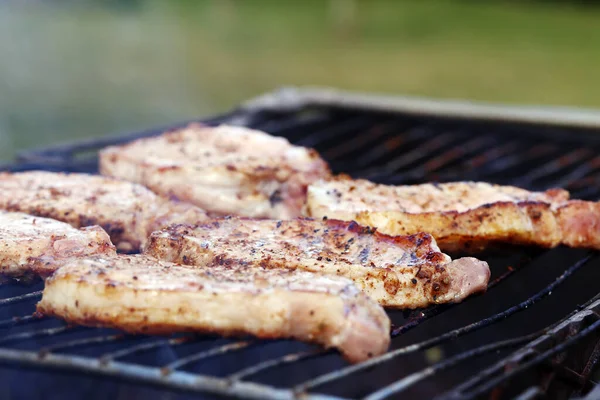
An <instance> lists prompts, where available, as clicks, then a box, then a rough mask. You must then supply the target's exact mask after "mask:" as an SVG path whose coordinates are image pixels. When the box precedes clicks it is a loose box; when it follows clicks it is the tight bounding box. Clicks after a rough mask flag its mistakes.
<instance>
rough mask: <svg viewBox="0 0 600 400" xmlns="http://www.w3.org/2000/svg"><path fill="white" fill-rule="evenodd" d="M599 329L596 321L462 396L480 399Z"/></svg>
mask: <svg viewBox="0 0 600 400" xmlns="http://www.w3.org/2000/svg"><path fill="white" fill-rule="evenodd" d="M599 329H600V320H598V321H595V322H594V323H593V324H591V325H590V326H588V327H587V328H585V329H583V330H581V331H580V332H579V333H577V334H575V335H573V336H572V337H570V338H569V339H567V340H565V341H564V342H563V343H561V344H559V345H557V346H555V347H554V348H552V349H550V350H547V351H545V352H543V353H541V354H540V355H538V356H537V357H534V358H533V359H532V360H530V361H527V362H525V363H523V364H522V365H520V366H518V367H515V368H513V369H511V370H509V371H506V373H505V374H504V375H502V376H499V377H496V378H491V379H490V380H488V382H486V383H485V384H483V385H482V386H480V387H479V388H477V389H475V390H473V391H472V392H470V393H468V394H465V393H463V394H462V395H463V396H465V397H463V398H465V399H472V398H475V397H478V396H480V395H482V394H484V393H487V392H489V391H490V390H492V389H493V388H495V387H496V386H498V384H499V383H501V382H506V381H508V380H510V379H512V378H513V377H515V376H516V375H518V374H519V373H521V372H523V371H525V370H527V369H529V368H532V367H534V366H537V365H539V364H541V363H543V362H544V361H546V360H547V359H549V358H551V357H552V356H554V355H556V354H559V353H562V352H563V351H565V350H566V349H568V348H569V347H570V346H572V345H574V344H575V343H577V342H578V341H579V340H580V339H582V338H584V337H585V336H587V335H589V334H591V333H593V332H595V331H597V330H599Z"/></svg>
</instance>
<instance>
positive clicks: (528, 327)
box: [0, 88, 600, 400]
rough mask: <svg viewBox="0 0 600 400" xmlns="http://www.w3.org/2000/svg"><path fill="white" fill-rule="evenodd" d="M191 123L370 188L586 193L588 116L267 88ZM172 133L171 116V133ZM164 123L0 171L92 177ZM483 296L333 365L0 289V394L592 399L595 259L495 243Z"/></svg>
mask: <svg viewBox="0 0 600 400" xmlns="http://www.w3.org/2000/svg"><path fill="white" fill-rule="evenodd" d="M202 122H205V123H207V124H218V123H230V124H239V125H245V126H249V127H253V128H257V129H261V130H264V131H266V132H269V133H271V134H273V135H280V136H284V137H286V138H288V139H290V141H291V142H293V143H296V144H299V145H304V146H309V147H314V148H316V149H317V150H318V151H319V152H320V153H321V155H322V156H323V157H324V158H325V159H326V160H327V161H328V162H329V163H330V165H331V167H332V169H333V170H334V172H346V173H348V174H350V175H352V176H354V177H363V178H367V179H371V180H374V181H377V182H382V183H393V184H401V183H407V184H410V183H419V182H424V181H437V182H443V181H452V180H482V181H489V182H496V183H501V184H511V185H517V186H522V187H525V188H528V189H531V190H542V189H547V188H550V187H554V186H558V187H563V188H565V189H568V190H570V191H571V193H572V195H573V197H574V198H581V199H587V200H599V197H600V113H595V112H593V111H585V110H578V109H571V110H569V109H548V108H546V109H538V108H532V107H529V108H527V107H504V106H495V105H487V104H470V103H463V102H450V101H445V102H440V101H432V100H427V99H414V98H400V97H384V96H376V95H363V94H354V93H343V92H337V91H333V90H324V89H294V88H289V89H283V90H280V91H277V92H274V93H269V94H266V95H264V96H261V97H259V98H257V99H254V100H251V101H249V102H247V103H244V104H242V105H241V106H240V107H239V108H237V109H235V110H233V111H231V112H229V113H227V114H225V115H221V116H218V117H215V118H211V119H205V120H203V121H202ZM185 124H187V122H186V123H182V124H179V125H178V126H183V125H185ZM178 126H170V127H165V128H162V129H155V130H150V131H145V132H141V133H136V134H133V135H126V136H119V137H114V138H102V139H94V140H87V141H82V142H77V143H69V144H65V145H59V146H55V147H52V148H46V149H39V150H34V151H25V152H22V153H21V154H19V155H18V161H17V162H16V163H15V164H12V165H9V166H4V167H3V169H7V170H12V171H21V170H30V169H44V170H52V171H69V172H90V173H95V172H97V169H96V163H97V158H96V152H97V150H98V149H100V148H102V147H104V146H107V145H112V144H117V143H124V142H127V141H129V140H132V139H134V138H138V137H143V136H151V135H156V134H159V133H161V132H163V131H164V130H166V129H170V128H176V127H178ZM480 257H481V258H482V259H484V260H486V261H488V262H489V264H490V267H491V269H492V279H491V281H490V284H489V289H488V291H487V293H485V294H483V295H478V296H473V297H471V298H468V299H467V300H466V301H464V302H463V303H460V304H456V305H440V306H433V307H430V308H427V309H422V310H414V311H407V312H401V311H392V312H390V313H389V314H390V317H391V319H392V322H393V324H394V325H393V330H392V332H391V335H392V337H393V339H392V347H391V349H390V351H389V352H388V353H387V354H385V355H383V356H381V357H378V358H374V359H371V360H369V361H367V362H364V363H361V364H357V365H352V366H350V365H348V364H347V363H345V362H344V361H343V360H342V359H341V357H340V356H339V355H338V354H337V353H335V352H332V351H325V350H322V349H320V348H317V347H316V346H312V345H307V344H303V343H299V342H295V341H290V340H276V341H266V340H256V339H253V338H236V339H225V338H221V337H215V336H195V335H187V334H186V335H175V336H172V337H152V336H132V335H126V334H123V333H121V332H119V331H115V330H110V329H95V328H84V327H74V326H68V325H65V324H64V323H63V322H61V321H58V320H56V319H52V318H38V317H36V316H34V315H32V313H33V311H34V308H35V303H36V302H37V301H38V300H39V298H40V296H41V289H42V288H43V284H42V283H39V282H38V283H32V284H28V285H23V284H15V283H11V282H7V283H5V284H3V285H2V286H0V298H1V299H2V300H0V364H1V367H0V379H1V382H3V385H2V386H3V388H2V389H0V390H1V391H2V393H3V394H4V395H7V398H8V397H10V398H20V397H27V398H36V397H37V398H45V399H46V398H53V397H56V398H68V397H83V396H87V397H90V398H96V397H98V398H106V397H107V396H114V397H115V398H137V397H142V396H143V397H161V398H169V399H172V398H180V396H181V397H185V398H187V397H188V396H189V397H190V398H198V397H201V398H211V397H215V396H233V397H243V398H256V399H286V398H294V397H301V398H306V399H331V398H367V399H382V398H399V397H402V398H404V397H406V398H435V399H439V400H442V399H444V400H445V399H473V398H490V399H504V398H518V399H537V398H549V399H567V398H571V399H597V398H600V385H596V381H597V379H599V378H600V377H599V376H598V375H599V374H598V371H597V369H596V366H597V362H598V359H599V358H600V315H599V314H598V313H599V312H600V283H599V282H600V254H599V253H597V252H594V251H586V250H575V249H567V248H556V249H552V250H543V249H537V248H523V247H519V248H517V247H510V246H508V247H506V248H502V249H496V250H494V251H493V252H489V253H486V254H483V255H481V256H480Z"/></svg>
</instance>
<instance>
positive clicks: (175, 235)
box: [147, 218, 490, 308]
mask: <svg viewBox="0 0 600 400" xmlns="http://www.w3.org/2000/svg"><path fill="white" fill-rule="evenodd" d="M147 251H148V253H149V254H151V255H153V256H155V257H157V258H159V259H163V260H167V261H172V262H177V263H182V264H188V265H200V266H211V267H221V266H239V265H247V266H254V267H267V268H277V269H280V268H289V269H298V270H307V271H312V272H319V273H323V274H329V275H339V276H344V277H347V278H350V279H352V280H353V281H354V283H355V284H356V286H357V287H359V288H360V289H361V290H362V291H363V292H365V293H366V294H368V295H369V296H371V297H372V298H373V299H375V300H376V301H378V302H379V303H380V304H382V305H384V306H388V307H395V308H417V307H424V306H427V305H429V304H431V303H446V302H458V301H461V300H462V299H464V298H465V297H467V296H469V295H471V294H473V293H476V292H480V291H484V290H485V289H486V285H487V282H488V280H489V276H490V271H489V268H488V265H487V264H486V263H485V262H483V261H479V260H477V259H474V258H461V259H458V260H455V261H451V259H450V257H448V256H447V255H445V254H443V253H441V252H440V251H439V248H438V247H437V245H436V242H435V240H434V239H433V238H432V237H431V236H429V235H428V234H424V233H419V234H416V235H412V236H395V237H393V236H388V235H383V234H380V233H378V232H375V231H374V230H371V229H369V228H362V227H360V226H358V224H356V223H347V222H342V221H335V220H325V221H314V220H307V219H295V220H288V221H273V220H251V219H240V218H226V219H221V220H214V221H213V222H211V223H207V224H203V225H200V226H197V227H195V228H191V227H189V226H185V225H178V226H173V227H169V228H167V229H165V230H163V231H158V232H154V233H153V234H152V235H151V237H150V241H149V244H148V247H147Z"/></svg>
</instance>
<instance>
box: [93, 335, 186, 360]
mask: <svg viewBox="0 0 600 400" xmlns="http://www.w3.org/2000/svg"><path fill="white" fill-rule="evenodd" d="M192 337H193V336H186V337H179V338H174V339H169V340H160V341H156V342H150V343H140V344H138V345H135V346H131V347H128V348H126V349H122V350H117V351H113V352H110V353H104V354H103V355H102V356H101V357H100V358H101V359H102V360H105V361H107V360H114V359H117V358H122V357H126V356H130V355H132V354H137V353H141V352H143V351H147V350H152V349H155V348H158V347H161V346H165V345H166V346H176V345H180V344H183V343H186V342H188V341H189V340H190V339H191V338H192Z"/></svg>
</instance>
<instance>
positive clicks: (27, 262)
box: [0, 211, 116, 279]
mask: <svg viewBox="0 0 600 400" xmlns="http://www.w3.org/2000/svg"><path fill="white" fill-rule="evenodd" d="M93 255H105V256H111V255H116V250H115V247H114V246H113V245H112V243H111V242H110V238H109V237H108V235H107V234H106V232H105V231H104V230H103V229H102V228H100V227H99V226H92V227H88V228H83V229H75V228H73V227H72V226H71V225H69V224H66V223H64V222H59V221H55V220H53V219H48V218H40V217H33V216H31V215H27V214H23V213H16V212H6V211H0V273H1V274H2V275H4V276H9V277H11V278H16V279H29V278H31V277H33V276H36V275H39V276H42V277H46V276H48V275H50V274H51V273H53V272H54V271H55V270H56V269H57V268H58V267H60V266H61V265H62V264H64V263H65V262H68V260H70V259H72V258H73V257H86V256H93Z"/></svg>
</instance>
